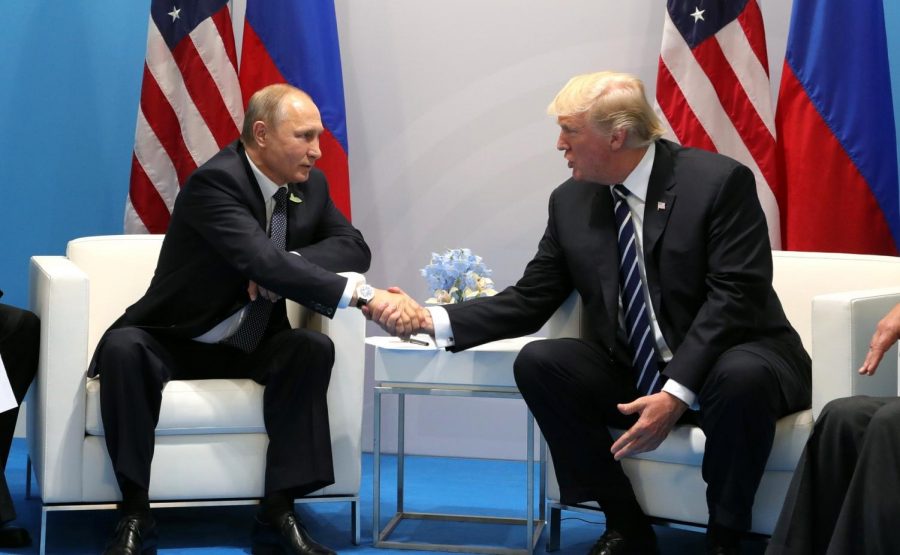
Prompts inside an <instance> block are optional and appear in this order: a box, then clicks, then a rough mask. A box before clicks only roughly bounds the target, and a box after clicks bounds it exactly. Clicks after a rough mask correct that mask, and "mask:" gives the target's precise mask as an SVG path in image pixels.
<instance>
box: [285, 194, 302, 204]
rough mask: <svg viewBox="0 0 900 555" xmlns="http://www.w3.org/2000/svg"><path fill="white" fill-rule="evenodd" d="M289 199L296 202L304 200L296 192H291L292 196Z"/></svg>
mask: <svg viewBox="0 0 900 555" xmlns="http://www.w3.org/2000/svg"><path fill="white" fill-rule="evenodd" d="M288 199H290V201H291V202H293V203H295V204H300V203H301V202H303V199H302V198H300V197H298V196H297V195H295V194H294V193H291V196H289V197H288Z"/></svg>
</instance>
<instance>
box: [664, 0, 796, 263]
mask: <svg viewBox="0 0 900 555" xmlns="http://www.w3.org/2000/svg"><path fill="white" fill-rule="evenodd" d="M700 6H703V8H704V9H701V8H700ZM656 101H657V105H658V108H659V113H660V115H661V116H662V117H663V119H665V121H666V123H668V127H669V128H670V129H671V130H672V132H673V133H674V137H672V138H673V139H674V140H677V141H678V142H680V143H681V144H683V145H686V146H694V147H699V148H704V149H707V150H712V151H714V152H720V153H722V154H725V155H727V156H730V157H732V158H734V159H735V160H738V161H739V162H741V163H742V164H744V165H746V166H747V167H749V168H750V169H751V170H752V171H753V174H754V175H755V176H756V190H757V194H758V195H759V200H760V203H761V204H762V207H763V211H764V212H765V214H766V220H767V223H768V226H769V241H770V242H771V245H772V248H774V249H778V248H780V247H781V230H780V228H781V225H780V220H779V212H778V203H777V201H776V200H775V195H774V193H773V187H774V186H775V185H776V180H777V169H776V164H775V118H774V112H773V110H772V99H771V89H770V87H769V67H768V61H767V55H766V38H765V30H764V27H763V19H762V13H761V12H760V9H759V4H757V1H756V0H725V1H724V2H723V1H720V2H697V1H696V0H694V1H691V2H684V1H682V0H669V1H668V2H667V9H666V20H665V26H664V28H663V39H662V47H661V49H660V55H659V71H658V74H657V80H656Z"/></svg>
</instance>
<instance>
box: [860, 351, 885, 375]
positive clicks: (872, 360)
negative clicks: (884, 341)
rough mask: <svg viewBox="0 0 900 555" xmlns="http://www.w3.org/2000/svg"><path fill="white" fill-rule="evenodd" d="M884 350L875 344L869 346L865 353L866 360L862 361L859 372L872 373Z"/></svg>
mask: <svg viewBox="0 0 900 555" xmlns="http://www.w3.org/2000/svg"><path fill="white" fill-rule="evenodd" d="M884 351H885V350H884V349H882V348H880V347H877V346H873V347H869V352H868V354H866V360H864V361H863V364H862V366H861V367H860V369H859V373H860V374H862V375H863V376H871V375H873V374H874V373H875V370H877V369H878V364H879V363H881V359H882V358H884Z"/></svg>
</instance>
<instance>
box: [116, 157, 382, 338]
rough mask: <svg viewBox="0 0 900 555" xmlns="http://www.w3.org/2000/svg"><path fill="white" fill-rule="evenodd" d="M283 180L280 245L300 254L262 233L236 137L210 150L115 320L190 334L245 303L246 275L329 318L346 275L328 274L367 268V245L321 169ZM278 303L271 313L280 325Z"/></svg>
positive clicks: (261, 214) (258, 200) (259, 200)
mask: <svg viewBox="0 0 900 555" xmlns="http://www.w3.org/2000/svg"><path fill="white" fill-rule="evenodd" d="M288 187H289V196H291V197H293V198H295V199H300V200H301V202H294V201H292V200H291V199H290V198H289V199H288V201H287V224H288V230H287V248H288V250H292V251H295V252H296V253H299V254H300V255H301V256H297V255H296V254H292V253H290V252H287V251H280V250H278V249H276V248H274V247H273V246H272V243H271V242H270V241H269V237H268V236H267V234H266V224H267V222H266V211H265V201H264V199H263V197H262V194H261V192H260V190H259V185H258V184H257V182H256V179H255V177H254V176H253V172H252V170H251V169H250V165H249V163H248V162H247V159H246V157H245V154H244V148H243V145H241V144H240V142H235V143H233V144H231V145H229V146H227V147H225V148H224V149H222V150H221V151H220V152H219V153H218V154H216V155H215V156H213V157H212V158H211V159H210V160H209V161H208V162H206V163H205V164H203V165H202V166H201V167H200V168H198V169H197V170H196V171H195V172H194V173H193V174H192V175H191V177H190V178H189V179H188V181H187V183H186V184H185V186H184V187H183V189H182V190H181V192H180V193H179V195H178V198H177V200H176V202H175V209H174V211H173V212H172V219H171V222H170V223H169V229H168V231H167V232H166V237H165V240H164V241H163V245H162V250H161V252H160V255H159V262H158V263H157V267H156V272H155V274H154V276H153V280H152V281H151V283H150V287H149V288H148V289H147V292H146V293H145V294H144V296H143V297H142V298H141V299H140V300H139V301H137V302H136V303H135V304H133V305H132V306H131V307H129V308H128V309H127V310H126V311H125V314H124V315H123V316H122V317H121V318H119V320H118V321H116V323H114V324H113V327H121V326H138V327H142V328H145V329H150V330H155V331H161V332H165V333H171V334H174V335H177V336H180V337H186V338H192V337H197V336H199V335H201V334H203V333H205V332H206V331H208V330H209V329H211V328H212V327H213V326H215V325H216V324H218V323H219V322H221V321H222V320H224V319H225V318H227V317H228V316H229V315H231V314H233V313H234V312H235V311H237V310H238V309H240V308H241V307H242V306H244V305H245V304H246V303H247V302H248V300H249V298H248V295H247V284H248V281H249V280H253V281H255V282H256V283H258V284H259V285H261V286H262V287H265V288H266V289H269V290H271V291H274V292H276V293H278V294H280V295H282V296H283V297H285V298H288V299H292V300H294V301H297V302H298V303H300V304H302V305H304V306H306V307H309V308H311V309H313V310H315V311H317V312H319V313H322V314H324V315H326V316H329V317H331V316H333V315H334V311H335V308H336V307H337V304H338V302H339V301H340V298H341V294H342V293H343V291H344V288H345V286H346V283H347V280H346V278H344V277H342V276H339V275H336V274H335V272H339V271H355V272H365V271H366V270H367V269H368V268H369V262H370V260H371V254H370V252H369V248H368V246H367V245H366V243H365V241H364V240H363V237H362V234H361V233H360V232H359V231H358V230H356V229H355V228H354V227H353V226H352V225H351V224H350V223H349V222H348V221H347V219H346V218H345V217H344V216H343V215H342V214H341V213H340V211H338V209H337V208H336V207H335V206H334V204H333V203H332V201H331V197H330V196H329V194H328V183H327V182H326V181H325V177H324V175H323V174H322V173H321V172H320V171H319V170H316V169H314V170H313V171H312V173H311V174H310V177H309V180H308V181H306V182H305V183H291V184H289V185H288ZM283 305H284V301H283V300H282V301H279V303H277V304H276V307H275V308H274V310H273V312H272V319H273V321H275V320H276V318H277V319H278V321H276V322H275V323H276V324H277V325H282V326H287V321H286V318H285V316H284V314H285V312H284V306H283ZM271 325H272V324H271V323H270V326H271Z"/></svg>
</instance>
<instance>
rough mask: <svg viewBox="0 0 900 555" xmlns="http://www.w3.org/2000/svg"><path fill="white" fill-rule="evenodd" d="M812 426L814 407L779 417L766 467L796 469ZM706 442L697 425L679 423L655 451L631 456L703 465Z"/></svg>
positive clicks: (618, 434)
mask: <svg viewBox="0 0 900 555" xmlns="http://www.w3.org/2000/svg"><path fill="white" fill-rule="evenodd" d="M812 425H813V419H812V411H811V410H804V411H800V412H795V413H793V414H789V415H787V416H785V417H784V418H782V419H780V420H779V421H778V422H777V424H776V425H775V442H774V443H773V445H772V452H771V454H770V455H769V461H768V463H766V470H786V471H793V470H794V468H795V467H796V466H797V460H798V459H799V458H800V453H801V452H802V451H803V446H804V445H806V439H807V438H808V437H809V434H810V432H811V431H812ZM610 431H611V432H612V434H613V436H614V437H618V436H620V435H622V434H623V433H624V431H623V430H618V429H611V430H610ZM705 445H706V435H704V433H703V430H701V429H700V428H698V427H697V426H691V425H683V426H676V427H675V429H674V430H672V432H671V433H670V434H669V437H667V438H666V439H665V441H663V442H662V444H661V445H660V446H659V447H657V448H656V449H655V450H653V451H650V452H647V453H640V454H638V455H633V456H632V458H635V459H644V460H648V461H657V462H665V463H674V464H684V465H691V466H700V464H701V463H702V461H703V449H704V446H705Z"/></svg>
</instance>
